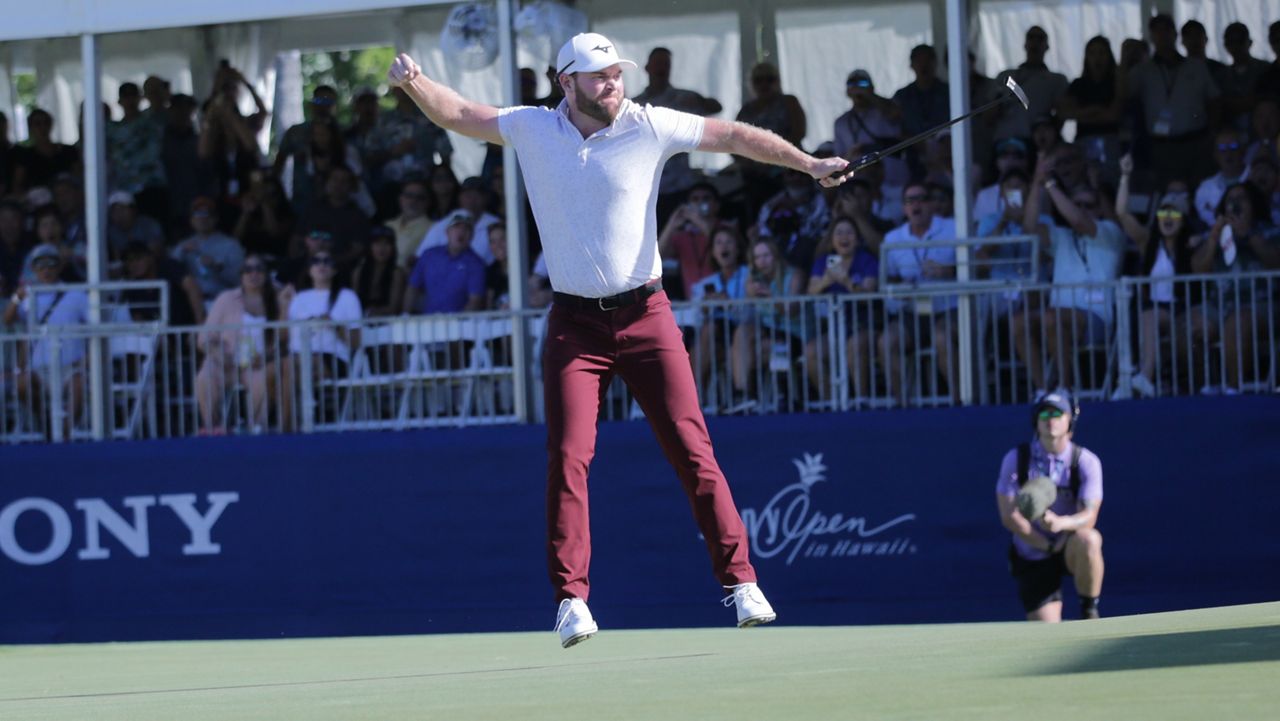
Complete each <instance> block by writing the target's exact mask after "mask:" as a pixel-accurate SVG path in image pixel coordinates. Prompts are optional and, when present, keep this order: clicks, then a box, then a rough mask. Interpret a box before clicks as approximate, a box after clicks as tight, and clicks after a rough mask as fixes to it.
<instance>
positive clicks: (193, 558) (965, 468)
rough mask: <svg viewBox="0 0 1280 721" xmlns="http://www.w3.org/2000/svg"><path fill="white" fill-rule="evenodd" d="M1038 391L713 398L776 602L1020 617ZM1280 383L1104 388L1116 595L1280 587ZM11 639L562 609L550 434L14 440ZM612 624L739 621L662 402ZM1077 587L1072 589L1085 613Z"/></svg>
mask: <svg viewBox="0 0 1280 721" xmlns="http://www.w3.org/2000/svg"><path fill="white" fill-rule="evenodd" d="M1029 423H1030V418H1029V413H1028V412H1027V411H1026V410H1025V409H1020V408H969V409H948V410H936V411H918V412H873V413H859V414H834V415H812V416H778V417H766V418H750V419H747V418H724V419H713V421H712V424H711V428H712V435H713V440H714V441H715V444H716V450H717V457H718V458H719V460H720V463H721V465H722V466H723V468H724V470H725V473H726V475H727V476H728V477H729V479H730V483H731V485H732V487H733V491H734V495H735V498H736V500H737V503H738V506H739V509H740V511H741V513H742V516H743V520H744V522H745V523H746V524H747V526H748V529H749V531H750V532H751V535H752V551H753V560H754V562H755V564H756V568H757V571H758V573H759V575H760V580H761V584H762V587H763V588H764V589H765V591H766V592H767V593H768V594H769V596H770V599H771V600H772V601H773V603H774V605H775V607H776V608H777V610H778V612H779V623H788V624H866V623H912V622H924V621H990V620H1009V619H1016V618H1020V617H1021V615H1022V614H1021V608H1020V606H1019V605H1018V602H1017V598H1016V594H1015V589H1014V586H1013V582H1012V580H1011V579H1010V578H1009V576H1008V572H1007V568H1006V557H1005V553H1006V549H1007V545H1008V536H1007V534H1006V533H1005V531H1004V530H1003V529H1002V528H1001V526H1000V523H999V520H998V518H997V515H996V511H995V494H994V488H995V476H996V473H997V471H998V469H999V464H1000V459H1001V457H1002V456H1003V454H1004V453H1005V452H1006V451H1007V450H1009V449H1010V448H1011V447H1012V446H1013V445H1014V444H1016V443H1017V442H1019V441H1021V440H1023V439H1025V438H1029V436H1030V430H1029ZM1278 432H1280V401H1278V400H1277V399H1275V398H1268V397H1242V398H1204V399H1201V398H1193V399H1177V400H1164V401H1150V402H1133V403H1112V404H1098V405H1095V406H1086V408H1085V412H1084V416H1083V418H1082V419H1081V423H1080V429H1079V434H1078V439H1079V440H1080V442H1081V443H1082V444H1083V445H1085V446H1087V447H1089V448H1090V449H1092V450H1094V451H1095V452H1096V453H1098V455H1099V456H1100V457H1101V458H1102V462H1103V469H1104V485H1105V500H1104V503H1103V507H1102V513H1101V520H1100V523H1099V528H1100V529H1101V530H1102V532H1103V534H1104V536H1105V539H1106V540H1105V544H1104V552H1105V554H1106V558H1107V574H1106V582H1105V587H1104V594H1103V598H1104V605H1103V610H1104V612H1105V613H1107V614H1126V613H1141V612H1148V611H1163V610H1174V609H1180V608H1190V607H1199V606H1208V605H1218V604H1229V603H1247V602H1258V601H1270V600H1276V599H1277V598H1280V574H1277V573H1275V572H1274V571H1275V569H1276V568H1278V567H1280V534H1277V533H1275V531H1274V530H1273V529H1274V519H1275V518H1276V517H1277V516H1278V515H1280V484H1278V483H1277V481H1280V443H1277V438H1278V437H1280V433H1278ZM2 458H3V460H0V473H2V474H3V481H2V482H0V643H32V642H48V641H103V640H129V639H170V638H234V637H278V636H304V635H341V634H385V633H433V632H470V631H500V630H550V627H551V624H552V621H553V620H554V602H553V598H552V592H551V588H550V585H549V582H548V581H547V577H546V571H545V550H544V518H545V493H544V485H543V484H544V475H543V473H544V468H545V463H546V452H545V440H544V429H542V428H541V427H538V426H531V427H507V428H488V429H467V430H434V431H424V432H414V433H396V434H342V435H320V436H292V437H254V438H210V439H192V440H183V441H164V442H140V443H104V444H89V445H68V446H61V447H52V446H31V447H19V448H9V449H5V450H4V451H3V457H2ZM591 476H592V481H591V496H592V497H591V507H592V514H593V515H592V535H593V540H594V555H593V566H592V577H591V581H592V595H591V605H592V610H593V612H594V613H595V615H596V617H597V619H598V620H599V622H600V623H601V626H602V627H604V628H624V627H668V626H716V625H731V624H732V622H733V611H732V609H726V608H722V607H721V606H720V605H719V603H718V601H719V600H720V598H721V597H722V595H723V594H722V592H721V589H720V588H719V587H718V586H717V584H716V583H715V581H714V579H713V578H712V576H711V571H710V562H709V559H708V558H707V554H706V549H705V547H704V545H703V543H702V540H701V539H700V538H699V537H698V533H697V528H696V527H695V525H694V523H693V519H692V516H691V513H690V511H689V506H688V502H687V500H686V499H685V498H684V495H683V493H682V491H681V489H680V485H679V483H678V481H677V480H676V478H675V476H674V473H673V472H672V471H671V469H670V467H669V466H668V465H667V464H666V462H665V460H664V459H663V457H662V454H661V452H660V450H659V448H658V445H657V443H656V441H655V440H654V439H653V437H652V434H651V433H650V432H649V430H648V428H647V426H646V425H645V424H643V423H611V424H604V425H602V426H601V429H600V442H599V449H598V452H597V455H596V459H595V461H594V463H593V466H592V474H591ZM1073 611H1074V608H1073V607H1072V606H1068V607H1067V615H1068V616H1071V615H1072V612H1073Z"/></svg>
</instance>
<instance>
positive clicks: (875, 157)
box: [827, 76, 1030, 178]
mask: <svg viewBox="0 0 1280 721" xmlns="http://www.w3.org/2000/svg"><path fill="white" fill-rule="evenodd" d="M1004 86H1005V87H1006V88H1008V89H1009V94H1007V95H1001V96H1000V97H998V98H996V99H995V100H992V101H991V102H989V103H986V104H984V105H982V106H981V107H979V108H975V109H973V110H970V111H969V112H967V113H965V114H964V115H961V116H960V117H958V118H954V119H952V120H948V121H947V122H945V123H943V124H942V125H939V126H937V127H936V128H930V129H928V130H926V131H924V132H923V133H920V134H919V135H916V136H914V137H911V138H907V139H906V140H904V141H902V142H900V143H898V144H897V145H894V146H893V147H891V148H887V149H885V150H877V151H875V152H873V153H867V154H866V155H864V156H862V157H861V158H858V159H857V160H856V161H854V162H853V163H850V164H849V166H848V167H846V168H845V169H844V170H841V171H839V172H837V173H832V174H831V175H829V176H827V177H830V178H836V177H840V178H845V177H848V176H851V175H853V174H854V173H857V172H858V171H859V170H862V169H863V168H865V167H867V166H868V165H874V164H876V163H878V162H880V161H881V160H884V159H885V158H887V157H889V156H890V155H894V154H895V153H898V152H900V151H903V150H906V149H907V148H909V147H911V146H912V145H915V144H916V143H919V142H922V141H925V140H928V139H929V138H932V137H933V136H935V135H937V134H938V133H940V132H942V131H943V130H946V129H947V128H949V127H951V126H952V125H955V124H956V123H958V122H960V121H962V120H968V119H969V118H972V117H973V116H975V115H980V114H982V113H985V112H987V111H988V110H990V109H992V108H994V107H996V106H997V105H1000V104H1002V103H1006V102H1008V101H1010V100H1017V101H1018V102H1019V103H1021V104H1022V109H1023V110H1029V109H1030V103H1029V102H1028V101H1027V94H1026V93H1025V92H1023V90H1022V88H1021V87H1020V86H1019V85H1018V83H1017V82H1016V81H1015V80H1014V79H1013V77H1012V76H1010V77H1009V78H1007V79H1006V80H1005V83H1004Z"/></svg>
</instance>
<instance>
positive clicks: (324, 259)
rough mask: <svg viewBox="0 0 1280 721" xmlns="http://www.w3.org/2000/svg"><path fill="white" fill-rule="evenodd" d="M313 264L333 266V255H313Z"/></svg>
mask: <svg viewBox="0 0 1280 721" xmlns="http://www.w3.org/2000/svg"><path fill="white" fill-rule="evenodd" d="M311 264H312V265H324V266H328V267H330V268H332V267H333V257H332V256H328V255H317V256H315V257H313V258H312V259H311Z"/></svg>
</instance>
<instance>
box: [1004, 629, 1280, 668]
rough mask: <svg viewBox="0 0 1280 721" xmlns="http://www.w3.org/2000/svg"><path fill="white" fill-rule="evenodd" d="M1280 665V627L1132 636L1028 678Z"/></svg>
mask: <svg viewBox="0 0 1280 721" xmlns="http://www.w3.org/2000/svg"><path fill="white" fill-rule="evenodd" d="M1278 660H1280V625H1276V626H1256V627H1253V628H1224V629H1219V630H1215V631H1187V632H1185V633H1160V634H1153V635H1150V636H1132V637H1128V638H1116V639H1106V640H1102V641H1097V642H1094V643H1091V644H1089V647H1088V648H1087V649H1086V650H1084V651H1083V652H1082V653H1080V654H1078V655H1073V657H1072V658H1068V659H1062V660H1061V661H1052V662H1050V663H1048V664H1046V665H1045V666H1044V667H1042V668H1038V669H1035V670H1034V671H1029V672H1028V675H1036V676H1042V675H1053V674H1068V673H1093V672H1100V671H1128V670H1136V669H1149V668H1172V667H1175V666H1206V665H1209V664H1219V663H1250V662H1255V661H1278Z"/></svg>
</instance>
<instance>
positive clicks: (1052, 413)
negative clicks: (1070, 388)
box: [1036, 408, 1066, 421]
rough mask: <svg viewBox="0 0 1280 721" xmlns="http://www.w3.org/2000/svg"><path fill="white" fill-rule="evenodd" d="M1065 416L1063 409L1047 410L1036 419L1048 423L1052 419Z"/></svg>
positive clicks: (1038, 414) (1037, 415) (1041, 412)
mask: <svg viewBox="0 0 1280 721" xmlns="http://www.w3.org/2000/svg"><path fill="white" fill-rule="evenodd" d="M1064 415H1066V414H1065V413H1063V412H1062V409H1061V408H1046V409H1044V410H1042V411H1040V412H1039V413H1037V414H1036V417H1037V418H1039V419H1040V420H1042V421H1047V420H1049V419H1050V418H1061V417H1062V416H1064Z"/></svg>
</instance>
